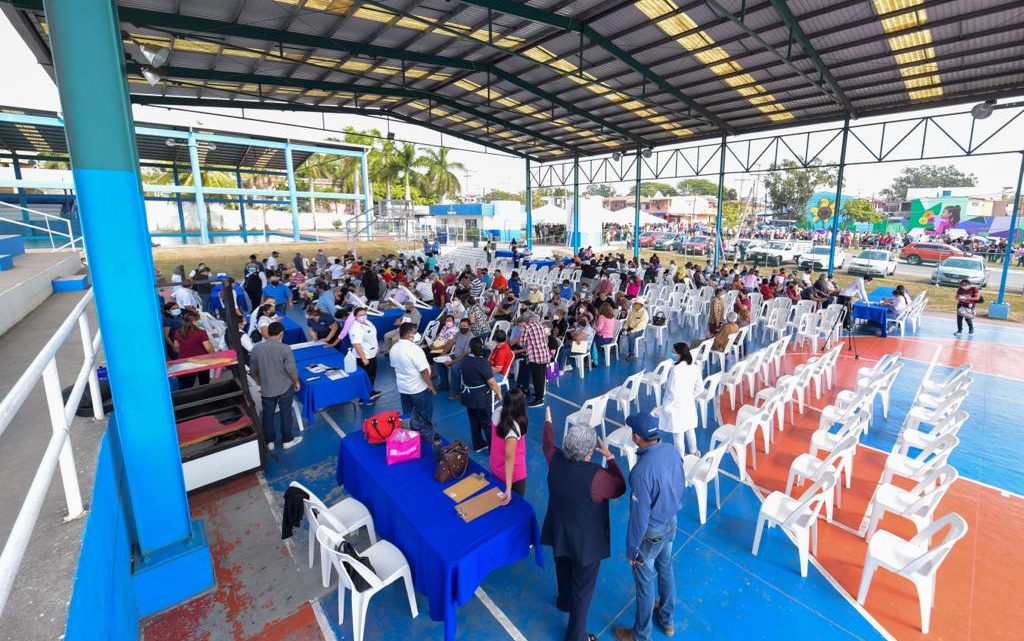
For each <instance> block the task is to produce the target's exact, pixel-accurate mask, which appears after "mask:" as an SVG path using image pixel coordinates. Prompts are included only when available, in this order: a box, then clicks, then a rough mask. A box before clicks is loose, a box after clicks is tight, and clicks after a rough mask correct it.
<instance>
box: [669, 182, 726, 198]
mask: <svg viewBox="0 0 1024 641" xmlns="http://www.w3.org/2000/svg"><path fill="white" fill-rule="evenodd" d="M676 189H678V190H679V193H680V195H683V196H717V195H718V183H716V182H712V181H710V180H708V179H707V178H684V179H683V180H680V181H679V182H677V183H676Z"/></svg>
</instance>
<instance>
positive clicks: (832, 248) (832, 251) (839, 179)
mask: <svg viewBox="0 0 1024 641" xmlns="http://www.w3.org/2000/svg"><path fill="white" fill-rule="evenodd" d="M849 136H850V119H849V118H847V119H846V120H844V121H843V142H842V146H841V147H840V148H839V172H838V174H837V175H836V202H835V206H834V207H833V208H832V239H831V240H830V241H829V245H828V275H829V276H831V275H832V271H833V270H834V269H835V265H836V239H837V238H838V237H839V215H840V213H842V209H843V207H842V201H843V174H844V173H846V141H847V139H848V138H849Z"/></svg>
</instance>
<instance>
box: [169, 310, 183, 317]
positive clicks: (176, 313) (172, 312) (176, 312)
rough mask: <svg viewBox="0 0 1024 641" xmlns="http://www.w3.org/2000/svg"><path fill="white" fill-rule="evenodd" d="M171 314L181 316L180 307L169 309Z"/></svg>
mask: <svg viewBox="0 0 1024 641" xmlns="http://www.w3.org/2000/svg"><path fill="white" fill-rule="evenodd" d="M171 316H181V310H180V309H172V310H171Z"/></svg>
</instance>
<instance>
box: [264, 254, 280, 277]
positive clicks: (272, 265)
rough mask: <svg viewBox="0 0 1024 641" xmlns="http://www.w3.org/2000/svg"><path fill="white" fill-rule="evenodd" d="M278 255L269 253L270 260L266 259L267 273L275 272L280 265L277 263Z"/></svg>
mask: <svg viewBox="0 0 1024 641" xmlns="http://www.w3.org/2000/svg"><path fill="white" fill-rule="evenodd" d="M277 257H278V253H277V252H276V251H274V252H270V258H267V271H269V272H276V271H277V268H278V267H279V266H280V264H279V263H278V262H277Z"/></svg>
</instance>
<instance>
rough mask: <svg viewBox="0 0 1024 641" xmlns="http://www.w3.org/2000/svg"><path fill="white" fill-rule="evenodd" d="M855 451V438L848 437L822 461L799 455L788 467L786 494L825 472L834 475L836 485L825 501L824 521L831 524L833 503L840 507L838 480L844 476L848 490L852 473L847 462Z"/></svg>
mask: <svg viewBox="0 0 1024 641" xmlns="http://www.w3.org/2000/svg"><path fill="white" fill-rule="evenodd" d="M856 450H857V438H856V437H855V436H848V437H847V438H845V439H843V441H842V442H841V443H839V445H837V446H836V448H835V449H834V450H832V452H831V453H830V454H829V455H828V457H827V458H825V459H824V460H822V459H820V458H818V457H817V456H811V455H810V454H801V455H800V456H798V457H796V458H795V459H793V462H792V463H791V464H790V466H789V476H788V478H787V479H786V494H791V493H792V491H793V485H794V483H803V481H804V480H805V479H806V480H810V481H811V482H812V483H813V482H815V481H817V480H818V479H820V478H821V476H822V475H823V474H825V473H826V472H832V473H833V474H835V477H836V483H835V485H834V487H833V488H832V490H831V491H830V493H829V496H828V497H826V499H825V519H826V520H827V521H828V522H829V523H831V522H832V508H833V505H832V504H833V501H834V502H835V503H836V504H837V505H839V506H840V507H842V505H843V503H842V487H843V484H842V483H840V482H839V480H840V478H841V477H842V476H843V475H844V474H845V475H846V487H847V489H849V487H850V484H851V477H852V473H851V471H850V466H849V465H848V464H847V462H848V461H852V460H853V457H854V455H855V454H856Z"/></svg>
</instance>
